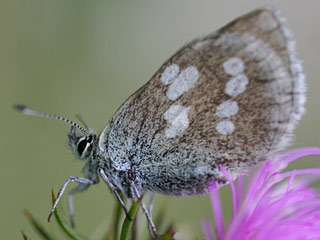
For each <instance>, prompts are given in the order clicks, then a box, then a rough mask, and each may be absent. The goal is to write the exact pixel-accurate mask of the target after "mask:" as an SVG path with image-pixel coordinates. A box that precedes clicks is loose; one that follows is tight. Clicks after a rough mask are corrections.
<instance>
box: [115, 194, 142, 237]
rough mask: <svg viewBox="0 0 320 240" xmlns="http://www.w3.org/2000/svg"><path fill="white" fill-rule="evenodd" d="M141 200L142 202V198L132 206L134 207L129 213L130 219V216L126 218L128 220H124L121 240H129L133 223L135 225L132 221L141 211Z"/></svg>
mask: <svg viewBox="0 0 320 240" xmlns="http://www.w3.org/2000/svg"><path fill="white" fill-rule="evenodd" d="M141 200H142V197H141V198H139V199H138V201H136V202H135V203H133V204H132V206H131V208H130V210H129V212H128V215H129V218H128V216H126V218H125V219H124V221H123V224H122V229H121V235H120V240H127V237H128V233H129V230H130V228H131V226H132V223H133V220H132V219H134V218H135V216H136V214H137V212H138V210H139V207H140V202H141Z"/></svg>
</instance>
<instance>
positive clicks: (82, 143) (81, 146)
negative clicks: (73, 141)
mask: <svg viewBox="0 0 320 240" xmlns="http://www.w3.org/2000/svg"><path fill="white" fill-rule="evenodd" d="M87 144H88V141H87V139H83V140H81V141H80V142H79V143H78V147H77V150H78V153H79V156H80V157H82V154H83V152H84V150H85V149H86V147H87Z"/></svg>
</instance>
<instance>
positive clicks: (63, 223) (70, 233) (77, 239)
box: [51, 191, 87, 240]
mask: <svg viewBox="0 0 320 240" xmlns="http://www.w3.org/2000/svg"><path fill="white" fill-rule="evenodd" d="M51 194H52V204H54V202H55V200H56V197H55V196H54V193H53V191H52V192H51ZM54 216H55V218H56V220H57V222H58V225H59V226H60V227H61V229H62V231H63V232H65V233H66V234H67V236H69V238H70V239H73V240H87V238H85V237H83V236H81V235H80V234H79V233H77V232H76V231H75V230H74V229H73V228H72V227H71V226H70V225H69V224H68V223H67V221H66V220H65V219H64V218H63V217H62V216H61V215H60V213H59V211H58V207H57V208H56V209H55V210H54Z"/></svg>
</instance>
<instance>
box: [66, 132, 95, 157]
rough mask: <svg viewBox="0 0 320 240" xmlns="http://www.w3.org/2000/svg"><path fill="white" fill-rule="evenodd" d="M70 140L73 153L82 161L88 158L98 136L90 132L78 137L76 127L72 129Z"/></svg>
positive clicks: (69, 135)
mask: <svg viewBox="0 0 320 240" xmlns="http://www.w3.org/2000/svg"><path fill="white" fill-rule="evenodd" d="M68 138H69V145H70V148H71V150H72V152H73V153H74V154H75V155H76V156H77V157H79V158H80V159H86V158H88V157H89V156H90V154H91V152H92V149H93V146H94V145H95V143H96V135H95V134H94V133H93V132H91V131H89V133H87V134H81V135H79V136H78V135H77V134H76V128H75V127H74V126H72V127H71V130H70V133H69V134H68Z"/></svg>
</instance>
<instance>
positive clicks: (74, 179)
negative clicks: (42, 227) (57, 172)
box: [48, 177, 94, 222]
mask: <svg viewBox="0 0 320 240" xmlns="http://www.w3.org/2000/svg"><path fill="white" fill-rule="evenodd" d="M70 182H77V183H79V184H83V185H89V186H90V185H92V184H94V182H93V181H92V180H90V179H86V178H82V177H69V178H68V179H67V181H65V183H64V184H63V185H62V187H61V188H60V190H59V192H58V195H57V198H56V200H55V202H54V204H53V207H52V209H51V212H50V214H49V216H48V222H49V221H50V218H51V216H52V214H53V212H54V210H55V209H56V207H57V205H58V203H59V201H60V199H61V197H62V195H63V193H64V191H65V190H66V188H67V186H68V184H69V183H70Z"/></svg>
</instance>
